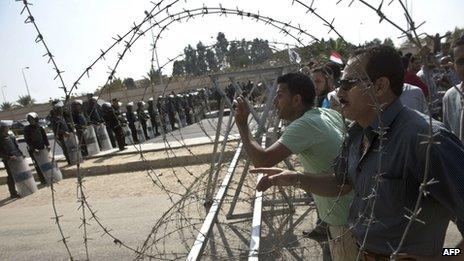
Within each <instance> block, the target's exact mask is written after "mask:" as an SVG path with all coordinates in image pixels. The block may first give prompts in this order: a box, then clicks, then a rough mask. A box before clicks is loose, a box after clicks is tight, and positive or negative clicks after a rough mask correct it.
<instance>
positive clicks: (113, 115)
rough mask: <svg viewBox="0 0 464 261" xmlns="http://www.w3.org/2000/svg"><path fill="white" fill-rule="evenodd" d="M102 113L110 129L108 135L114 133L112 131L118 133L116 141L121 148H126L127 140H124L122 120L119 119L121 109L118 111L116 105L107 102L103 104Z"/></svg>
mask: <svg viewBox="0 0 464 261" xmlns="http://www.w3.org/2000/svg"><path fill="white" fill-rule="evenodd" d="M116 102H117V101H116ZM118 107H119V104H118ZM102 113H103V119H104V120H105V123H106V126H107V127H108V128H109V129H110V132H109V133H108V135H112V133H113V132H114V134H115V135H116V141H117V142H118V147H119V150H124V149H125V147H126V142H125V140H124V131H123V129H122V122H120V120H119V119H118V115H119V110H118V112H116V111H115V109H114V107H113V106H112V105H111V104H110V103H108V102H106V103H104V104H103V105H102ZM110 133H111V134H110Z"/></svg>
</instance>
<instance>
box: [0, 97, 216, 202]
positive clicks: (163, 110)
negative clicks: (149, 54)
mask: <svg viewBox="0 0 464 261" xmlns="http://www.w3.org/2000/svg"><path fill="white" fill-rule="evenodd" d="M207 96H208V95H207V92H206V91H205V90H204V89H199V90H196V91H189V92H185V93H181V94H175V93H171V94H169V95H167V96H159V97H157V98H149V99H148V101H147V103H145V102H144V101H137V102H136V103H135V105H134V102H129V103H127V104H126V106H125V109H126V110H125V112H123V111H122V110H121V107H122V105H123V104H122V103H121V102H120V101H119V100H118V99H113V100H111V103H109V102H103V101H99V100H98V98H97V97H94V96H93V95H91V94H89V95H87V100H86V101H82V100H73V101H71V102H70V106H65V104H64V103H63V101H60V100H54V101H53V102H52V109H51V111H50V114H49V116H48V118H49V121H50V128H51V130H52V131H53V134H54V137H55V141H56V144H57V145H59V146H60V147H61V149H62V151H63V154H64V156H65V158H66V161H67V163H68V165H75V164H77V162H83V159H84V158H85V157H90V156H93V155H95V154H98V153H99V152H101V151H105V150H110V149H112V148H116V147H118V148H119V150H124V149H126V146H127V145H128V144H137V143H142V142H144V141H146V140H149V139H152V138H155V137H157V136H159V135H163V137H164V135H166V133H167V132H169V131H172V130H176V129H179V128H182V127H185V126H187V125H191V124H194V123H196V122H198V121H200V120H202V119H203V118H204V117H205V114H206V105H207V103H208V97H207ZM26 118H27V121H28V122H29V125H28V126H26V127H25V128H24V139H25V141H26V144H27V151H28V153H29V156H30V157H31V160H32V162H33V163H34V167H35V169H36V172H37V175H38V177H39V180H40V182H41V183H42V184H43V185H46V184H50V183H52V182H57V181H59V180H61V179H62V174H61V172H60V170H59V168H58V166H57V164H56V162H55V161H54V160H52V153H53V151H52V152H51V148H50V143H49V141H48V138H47V135H46V132H45V130H44V128H43V127H42V126H40V125H39V124H38V121H39V118H38V115H37V113H35V112H31V113H28V114H27V115H26ZM0 135H1V139H0V157H1V158H2V161H3V163H4V165H5V169H6V171H7V175H8V176H7V183H8V188H9V191H10V196H11V197H12V198H17V197H24V196H27V195H29V194H32V193H34V192H35V191H37V185H36V182H35V179H34V176H33V175H32V171H31V168H30V167H29V165H28V163H27V161H26V159H25V156H24V155H23V153H22V152H21V150H20V149H19V146H18V143H17V141H16V137H15V136H14V134H13V133H12V132H11V131H9V126H8V124H6V123H5V122H4V121H1V122H0Z"/></svg>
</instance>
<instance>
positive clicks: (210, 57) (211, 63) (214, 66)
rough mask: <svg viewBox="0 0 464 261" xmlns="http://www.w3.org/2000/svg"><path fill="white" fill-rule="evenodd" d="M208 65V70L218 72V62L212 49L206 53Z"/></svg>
mask: <svg viewBox="0 0 464 261" xmlns="http://www.w3.org/2000/svg"><path fill="white" fill-rule="evenodd" d="M206 63H207V64H208V69H209V70H210V71H213V72H214V71H217V70H218V61H217V60H216V56H215V55H214V52H213V50H211V49H208V50H207V51H206Z"/></svg>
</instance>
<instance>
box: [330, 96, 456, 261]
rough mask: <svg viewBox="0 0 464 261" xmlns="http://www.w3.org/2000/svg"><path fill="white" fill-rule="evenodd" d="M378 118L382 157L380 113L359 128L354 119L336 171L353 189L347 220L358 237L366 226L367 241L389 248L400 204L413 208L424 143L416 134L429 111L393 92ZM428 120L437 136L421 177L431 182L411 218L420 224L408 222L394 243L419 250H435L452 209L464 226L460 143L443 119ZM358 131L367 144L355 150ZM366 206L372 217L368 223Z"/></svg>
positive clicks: (400, 218) (424, 127) (402, 211)
mask: <svg viewBox="0 0 464 261" xmlns="http://www.w3.org/2000/svg"><path fill="white" fill-rule="evenodd" d="M380 118H381V121H380V122H381V123H382V126H386V127H387V129H386V130H385V131H386V133H385V135H384V139H383V140H382V143H383V149H382V156H381V160H380V161H379V156H380V153H379V151H378V149H379V144H380V140H379V139H378V134H377V132H376V131H377V130H378V126H379V121H376V122H374V123H373V124H372V125H371V126H369V127H367V128H366V129H363V128H362V127H361V126H360V125H358V124H357V123H354V124H353V125H352V126H351V127H350V129H349V131H348V138H347V139H346V140H345V146H344V148H343V150H342V154H341V155H340V156H339V157H338V158H337V160H336V164H335V173H336V175H337V178H338V180H339V182H340V183H342V182H344V183H348V184H351V186H352V187H353V189H354V192H355V193H354V199H353V203H352V206H351V209H350V214H349V218H348V223H349V226H350V227H351V228H352V232H353V234H354V235H355V236H356V238H357V240H358V242H359V243H362V242H363V241H364V237H365V234H366V231H368V234H367V239H366V241H365V242H366V244H365V247H366V249H367V250H368V251H372V252H377V253H381V254H386V255H389V254H391V252H392V249H391V247H393V248H394V249H396V247H397V246H398V244H399V242H400V240H401V237H402V235H403V232H404V230H405V227H406V225H407V223H408V221H409V220H408V219H406V218H405V215H408V216H409V215H410V213H409V212H408V211H407V210H406V209H410V210H412V209H414V206H415V203H416V200H417V197H418V194H419V186H420V183H421V182H422V181H423V177H424V173H425V166H426V151H427V144H426V143H423V142H424V141H426V137H425V136H423V135H427V134H428V129H429V117H428V116H426V115H424V114H421V113H419V112H417V111H415V110H411V109H409V108H407V107H404V106H403V105H402V104H401V102H400V100H398V99H397V100H396V101H395V102H393V103H392V104H390V105H389V106H388V107H387V108H386V109H385V110H384V112H382V114H381V116H380ZM432 125H433V128H432V129H433V134H434V139H433V140H434V141H435V142H440V144H434V145H433V146H432V147H431V149H430V157H429V159H428V160H429V161H428V178H427V180H428V181H430V180H432V179H433V180H434V181H438V183H434V184H431V185H428V186H427V187H426V190H427V192H428V194H427V196H425V197H423V198H422V201H421V204H420V207H421V212H420V214H419V215H418V219H420V220H422V221H424V222H425V225H423V224H421V223H419V222H414V223H413V224H412V226H411V227H410V230H409V233H408V235H407V237H406V240H405V242H404V244H403V247H402V248H401V252H406V253H409V254H415V255H422V256H431V255H437V254H440V253H441V251H442V247H443V242H444V238H445V235H446V229H447V227H448V223H449V221H450V220H451V219H454V218H456V217H457V225H458V228H459V230H460V231H461V234H464V226H463V221H464V148H463V146H462V144H461V143H460V142H459V140H458V139H457V138H456V136H454V135H453V134H451V133H450V132H449V131H448V130H447V129H446V128H445V126H444V125H443V124H442V123H440V122H437V121H433V123H432ZM364 136H366V137H367V139H368V140H369V144H370V146H368V149H367V152H366V153H365V154H364V155H363V156H362V157H361V153H360V145H361V142H362V140H363V137H364ZM379 162H380V164H379ZM378 173H382V175H378ZM377 180H378V181H379V182H377ZM374 202H375V203H374ZM373 205H374V206H373ZM372 209H373V212H372ZM371 213H373V216H374V219H373V220H371V222H370V224H369V217H370V216H371ZM368 224H369V229H367V228H368ZM390 246H391V247H390Z"/></svg>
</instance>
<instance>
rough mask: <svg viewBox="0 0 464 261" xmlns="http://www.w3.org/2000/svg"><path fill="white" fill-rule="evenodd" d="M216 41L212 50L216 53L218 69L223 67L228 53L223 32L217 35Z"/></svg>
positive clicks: (227, 45)
mask: <svg viewBox="0 0 464 261" xmlns="http://www.w3.org/2000/svg"><path fill="white" fill-rule="evenodd" d="M216 40H217V42H216V44H215V46H214V50H215V51H216V56H217V61H218V63H219V65H220V67H224V65H225V62H226V58H227V53H228V47H229V41H227V39H226V36H225V34H224V33H223V32H219V33H218V35H217V37H216Z"/></svg>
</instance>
